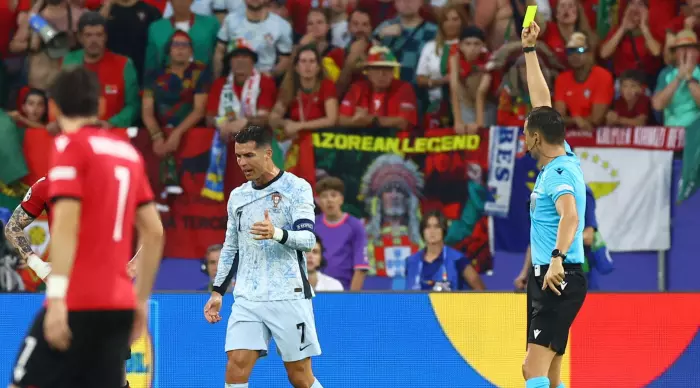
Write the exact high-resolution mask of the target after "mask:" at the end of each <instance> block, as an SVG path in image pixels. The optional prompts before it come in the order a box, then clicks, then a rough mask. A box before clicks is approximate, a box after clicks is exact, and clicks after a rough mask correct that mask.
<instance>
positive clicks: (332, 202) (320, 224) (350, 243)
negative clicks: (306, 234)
mask: <svg viewBox="0 0 700 388" xmlns="http://www.w3.org/2000/svg"><path fill="white" fill-rule="evenodd" d="M315 194H316V202H317V203H318V206H319V207H320V208H321V214H319V215H318V216H316V227H315V229H316V230H315V232H316V234H318V235H319V236H320V237H321V239H323V241H325V242H326V247H325V248H326V250H325V252H324V253H325V254H324V257H325V258H326V261H327V262H328V267H327V268H326V272H327V274H328V275H330V276H332V277H334V278H336V279H338V280H340V282H341V283H342V284H343V287H344V288H345V289H349V290H352V291H358V290H361V289H362V285H363V284H364V281H365V274H366V273H367V270H368V269H369V264H368V262H367V249H366V247H367V235H366V233H365V228H364V226H363V225H362V221H360V220H359V219H357V218H355V217H353V216H351V215H350V214H348V213H345V212H343V209H342V207H343V202H344V201H345V184H344V183H343V181H341V180H340V179H338V178H335V177H326V178H323V179H321V180H320V181H318V184H317V185H316V190H315Z"/></svg>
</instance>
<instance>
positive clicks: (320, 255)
mask: <svg viewBox="0 0 700 388" xmlns="http://www.w3.org/2000/svg"><path fill="white" fill-rule="evenodd" d="M327 266H328V261H327V260H326V258H325V257H324V248H323V240H322V239H321V237H320V236H318V235H316V245H314V247H313V249H312V250H311V251H310V252H306V271H307V272H308V273H309V283H311V287H312V288H313V289H314V291H316V292H318V291H343V290H344V288H343V284H342V283H341V282H339V281H338V279H336V278H334V277H331V276H328V275H326V274H324V273H322V272H321V270H322V269H326V267H327Z"/></svg>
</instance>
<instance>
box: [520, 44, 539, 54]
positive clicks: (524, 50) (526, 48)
mask: <svg viewBox="0 0 700 388" xmlns="http://www.w3.org/2000/svg"><path fill="white" fill-rule="evenodd" d="M535 50H537V49H536V48H535V46H530V47H523V52H524V53H531V52H534V51H535Z"/></svg>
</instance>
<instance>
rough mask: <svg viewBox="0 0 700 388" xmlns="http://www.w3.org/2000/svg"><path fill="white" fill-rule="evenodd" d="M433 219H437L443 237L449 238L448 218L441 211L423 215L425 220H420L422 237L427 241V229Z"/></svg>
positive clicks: (432, 211)
mask: <svg viewBox="0 0 700 388" xmlns="http://www.w3.org/2000/svg"><path fill="white" fill-rule="evenodd" d="M431 218H437V220H438V226H439V227H440V229H442V237H443V238H445V237H447V218H446V217H445V215H444V214H442V212H441V211H439V210H431V211H429V212H428V213H427V214H424V215H423V219H422V220H420V234H421V237H423V238H424V239H425V228H427V227H428V220H430V219H431Z"/></svg>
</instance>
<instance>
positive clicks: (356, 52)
mask: <svg viewBox="0 0 700 388" xmlns="http://www.w3.org/2000/svg"><path fill="white" fill-rule="evenodd" d="M348 33H349V34H350V42H351V43H350V44H349V45H348V46H347V47H346V49H345V53H344V54H345V58H344V60H343V64H342V69H341V71H340V74H339V75H338V79H336V81H335V87H336V89H337V90H338V96H339V97H342V96H344V95H345V92H347V91H348V88H350V84H352V83H353V82H356V81H360V80H363V79H365V77H364V75H363V74H362V71H363V65H364V62H365V60H366V59H367V51H369V49H370V47H371V44H370V41H369V39H370V36H371V35H372V20H371V16H370V14H369V12H368V11H367V10H364V9H356V10H354V11H352V12H351V13H350V17H349V19H348Z"/></svg>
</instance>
